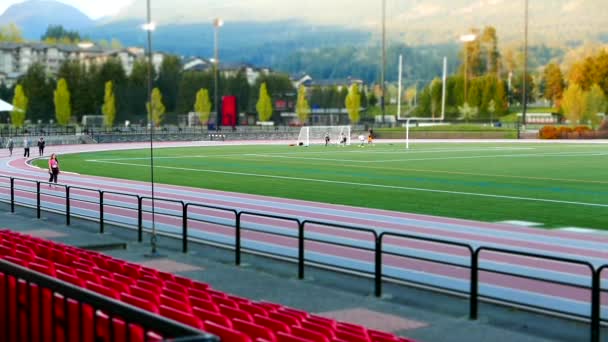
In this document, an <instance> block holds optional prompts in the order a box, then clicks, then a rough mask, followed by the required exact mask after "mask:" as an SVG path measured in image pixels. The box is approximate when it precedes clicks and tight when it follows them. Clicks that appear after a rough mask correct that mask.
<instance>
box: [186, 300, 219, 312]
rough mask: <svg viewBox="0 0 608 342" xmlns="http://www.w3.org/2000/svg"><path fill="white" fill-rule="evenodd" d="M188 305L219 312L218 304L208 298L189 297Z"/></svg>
mask: <svg viewBox="0 0 608 342" xmlns="http://www.w3.org/2000/svg"><path fill="white" fill-rule="evenodd" d="M190 306H192V307H193V308H201V309H204V310H207V311H212V312H217V313H219V312H220V308H219V306H218V305H217V304H215V303H214V302H212V301H210V300H205V299H198V298H193V297H190Z"/></svg>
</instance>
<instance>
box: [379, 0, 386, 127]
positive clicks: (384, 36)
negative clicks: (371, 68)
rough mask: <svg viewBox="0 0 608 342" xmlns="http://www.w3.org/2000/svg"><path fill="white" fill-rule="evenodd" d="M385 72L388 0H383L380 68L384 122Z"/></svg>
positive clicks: (381, 104)
mask: <svg viewBox="0 0 608 342" xmlns="http://www.w3.org/2000/svg"><path fill="white" fill-rule="evenodd" d="M385 73H386V0H382V69H381V70H380V90H381V93H380V94H381V95H380V108H381V110H382V122H384V116H385V115H386V102H385V101H386V97H385V93H386V90H385V89H384V88H385V84H384V83H385V79H384V78H385Z"/></svg>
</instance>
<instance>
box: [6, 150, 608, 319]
mask: <svg viewBox="0 0 608 342" xmlns="http://www.w3.org/2000/svg"><path fill="white" fill-rule="evenodd" d="M433 142H437V141H436V140H435V141H433ZM450 142H454V141H450ZM492 142H493V143H495V142H496V141H492ZM509 142H510V143H512V142H513V141H509ZM526 142H529V141H526ZM255 143H256V144H264V143H267V144H272V143H274V144H276V143H285V144H286V143H287V142H255ZM539 143H540V142H539ZM569 143H571V142H569ZM599 143H607V142H599ZM218 144H221V145H229V144H231V143H230V142H224V143H213V142H211V143H210V142H190V143H155V147H156V148H166V147H182V146H212V145H218ZM237 144H243V143H242V142H240V143H237ZM148 147H149V145H148V144H145V143H131V144H100V145H73V146H49V148H47V150H48V151H47V153H49V154H50V153H52V152H57V153H61V154H64V153H75V152H84V151H102V150H118V149H134V148H148ZM16 152H17V153H18V152H19V150H16ZM33 152H35V150H33ZM0 175H3V176H11V177H18V178H25V179H34V180H40V181H46V180H47V177H48V174H47V173H46V172H45V171H44V170H39V169H37V168H34V167H32V166H30V165H29V164H28V163H27V160H26V159H25V158H22V157H20V156H13V157H12V158H9V157H8V156H6V150H4V151H3V153H2V154H1V155H0ZM60 181H61V182H64V183H65V184H69V185H71V186H78V187H84V188H94V189H101V190H104V191H115V192H120V193H132V194H140V195H146V196H149V193H150V188H149V184H147V183H143V182H135V181H124V180H114V179H109V178H101V177H92V176H83V175H75V174H67V173H62V174H61V175H60ZM0 183H1V185H2V186H7V185H8V181H7V180H0ZM15 184H16V188H17V189H21V190H30V191H31V190H35V186H33V184H31V183H25V182H19V181H16V182H15ZM155 190H156V194H155V195H156V196H157V197H159V198H167V199H176V200H181V201H185V202H192V203H202V204H207V205H215V206H221V207H231V208H236V209H239V210H246V211H252V212H266V213H273V214H276V215H282V216H290V217H297V218H299V219H302V220H304V219H311V220H318V221H323V222H333V223H339V224H346V225H354V226H360V227H369V228H374V229H375V230H376V231H377V232H383V231H390V232H396V233H403V234H411V235H417V236H425V237H432V238H438V239H445V240H450V241H456V242H463V243H466V244H471V245H472V246H473V247H476V246H481V245H483V246H487V247H498V248H505V249H510V250H518V251H524V252H531V253H540V254H547V255H553V256H561V257H566V258H572V259H577V260H584V261H588V262H590V263H592V264H593V265H595V266H596V267H599V266H600V265H603V264H608V235H606V234H602V233H584V234H583V233H575V232H567V231H558V230H553V231H549V230H540V229H534V228H525V227H520V226H512V225H506V224H495V223H485V222H476V221H467V220H460V219H449V218H442V217H432V216H426V215H417V214H407V213H400V212H391V211H384V210H377V209H367V208H354V207H348V206H340V205H328V204H321V203H313V202H306V201H299V200H288V199H280V198H272V197H264V196H257V195H246V194H238V193H230V192H221V191H213V190H204V189H196V188H188V187H178V186H168V185H156V189H155ZM42 193H43V195H42V196H41V200H42V201H43V206H44V207H46V208H51V209H56V210H61V211H63V210H65V204H64V201H63V200H62V199H61V198H58V197H51V196H48V195H44V194H46V193H53V194H55V195H59V196H63V195H64V191H63V189H61V188H58V189H48V188H47V187H46V186H44V187H43V188H42ZM70 195H71V198H72V201H71V212H72V213H73V214H81V215H87V216H93V217H96V216H97V215H98V213H99V206H98V205H96V204H94V203H86V202H82V201H80V200H87V201H92V202H96V201H98V195H97V194H96V193H95V192H91V191H82V190H77V189H72V191H71V194H70ZM8 199H9V193H8V190H7V189H2V190H1V191H0V200H5V201H6V200H8ZM16 200H17V201H18V202H20V203H23V202H26V203H29V204H31V205H35V194H31V193H27V192H25V191H19V190H18V191H16ZM104 201H105V203H106V204H109V205H108V206H107V207H105V210H104V211H105V218H106V219H107V220H109V221H114V222H121V223H126V224H132V225H135V226H136V224H137V214H136V212H135V211H133V210H129V209H122V208H116V207H112V206H111V205H120V206H125V207H128V208H137V204H136V201H135V200H134V199H133V198H130V197H127V196H118V195H106V197H105V198H104ZM149 204H150V203H149V201H144V206H145V207H146V208H147V209H149ZM156 211H157V213H159V214H158V215H157V216H156V217H155V218H156V222H157V228H158V229H159V230H161V231H165V232H170V233H179V234H181V219H175V218H172V217H169V216H167V215H163V214H175V215H181V206H179V207H178V206H176V205H175V204H172V203H169V202H162V201H157V202H156ZM189 217H190V218H197V219H204V220H205V222H199V221H194V220H190V221H189V235H190V236H192V237H198V238H204V239H207V240H212V241H216V242H221V243H230V244H233V243H234V230H233V228H228V227H227V226H226V225H228V226H234V215H231V214H229V213H225V212H218V211H211V210H206V209H200V208H195V207H192V208H191V209H190V210H189ZM150 221H151V217H150V215H144V226H145V227H151V222H150ZM607 221H608V220H607ZM242 224H243V227H246V228H252V229H256V231H255V232H254V231H244V233H243V241H242V244H243V247H250V248H255V249H262V250H271V251H272V252H273V253H275V254H282V255H284V256H290V257H295V256H296V255H297V250H296V248H297V240H296V239H294V238H290V237H279V236H275V235H269V234H264V231H273V232H277V231H278V232H281V233H284V234H288V235H290V236H296V235H297V226H296V225H295V224H294V223H292V222H288V221H280V220H271V219H264V218H260V217H253V216H247V215H245V216H243V220H242ZM306 236H307V237H308V238H315V239H320V240H324V241H334V242H340V243H345V244H348V245H353V246H360V247H367V248H373V246H374V245H373V238H372V236H371V235H370V234H362V233H358V232H351V231H343V230H336V229H332V228H329V227H325V226H307V230H306ZM384 241H385V243H384V249H385V250H388V251H395V252H399V253H407V254H410V255H412V256H416V257H421V258H425V259H431V260H442V261H448V262H451V263H454V264H456V265H463V266H468V265H470V256H469V252H468V250H467V249H464V248H460V247H452V246H447V245H439V244H433V243H427V242H422V241H417V240H406V239H400V238H388V239H385V240H384ZM305 255H306V259H307V260H310V261H319V262H323V263H328V264H332V265H334V266H337V267H346V268H350V269H357V270H363V271H367V272H373V269H374V268H373V267H374V266H373V262H374V256H373V253H372V252H369V251H365V250H358V249H354V248H348V247H337V246H332V245H329V244H324V243H320V242H311V241H309V242H306V254H305ZM480 267H483V268H487V269H495V270H501V271H507V272H514V273H518V274H523V275H528V276H536V277H540V278H547V279H552V280H556V281H562V282H566V283H572V284H578V285H583V286H589V285H590V283H591V281H590V279H591V278H590V272H589V270H588V268H586V267H583V266H578V265H572V264H564V263H557V262H550V261H546V260H540V259H531V258H523V257H517V256H513V255H506V254H496V253H489V252H483V253H482V254H481V255H480ZM383 274H384V275H388V276H392V277H396V278H400V279H404V280H410V281H416V282H420V283H425V284H432V285H439V286H442V287H444V288H447V289H453V290H459V291H468V289H469V270H468V269H466V268H461V267H457V266H447V265H440V264H436V263H431V262H428V261H420V260H414V259H405V258H400V257H395V256H391V255H384V256H383ZM602 278H603V282H602V286H603V287H604V288H607V287H608V283H607V281H608V271H607V272H604V273H603V277H602ZM479 279H480V286H479V291H480V294H481V295H487V296H491V297H498V298H504V299H508V300H513V301H519V302H525V303H529V304H533V305H536V306H540V307H545V308H550V309H556V310H560V311H563V312H570V313H574V314H579V315H588V314H589V312H590V305H589V302H590V299H589V298H590V291H588V290H585V289H577V288H575V287H571V286H565V285H556V284H550V283H546V282H540V281H535V280H524V279H520V278H514V277H510V276H505V275H500V274H495V273H487V272H483V271H482V272H480V278H479ZM602 304H603V307H602V317H608V316H607V315H608V296H607V295H603V296H602Z"/></svg>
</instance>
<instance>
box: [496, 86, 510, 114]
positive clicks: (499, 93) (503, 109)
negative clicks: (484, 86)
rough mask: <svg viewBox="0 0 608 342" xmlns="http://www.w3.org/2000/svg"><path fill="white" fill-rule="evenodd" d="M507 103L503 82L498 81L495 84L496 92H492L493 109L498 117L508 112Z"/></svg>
mask: <svg viewBox="0 0 608 342" xmlns="http://www.w3.org/2000/svg"><path fill="white" fill-rule="evenodd" d="M508 103H509V102H508V101H507V90H506V87H505V81H503V80H498V81H497V82H496V90H495V92H494V107H495V109H496V114H497V115H498V116H501V115H504V114H506V113H507V112H508V109H509V107H508Z"/></svg>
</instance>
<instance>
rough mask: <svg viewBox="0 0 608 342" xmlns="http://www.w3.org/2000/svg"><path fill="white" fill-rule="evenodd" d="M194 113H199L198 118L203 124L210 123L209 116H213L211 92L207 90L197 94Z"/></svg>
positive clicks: (201, 90)
mask: <svg viewBox="0 0 608 342" xmlns="http://www.w3.org/2000/svg"><path fill="white" fill-rule="evenodd" d="M194 111H195V112H196V113H198V118H199V120H200V121H201V122H202V123H206V122H207V121H209V114H211V101H210V100H209V91H207V89H200V90H199V91H198V92H197V93H196V102H195V103H194Z"/></svg>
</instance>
